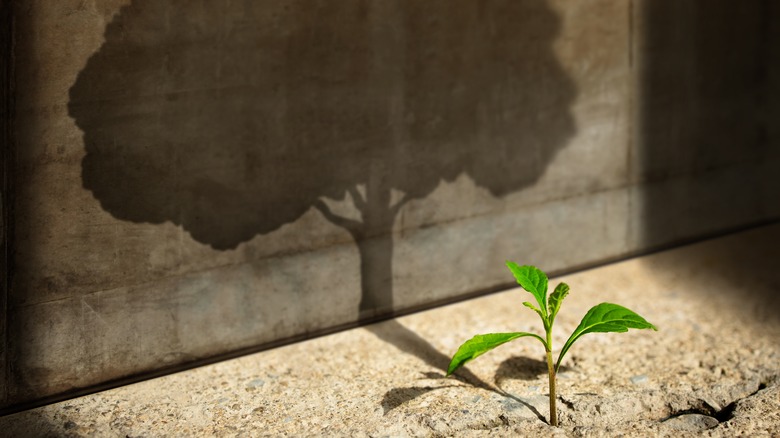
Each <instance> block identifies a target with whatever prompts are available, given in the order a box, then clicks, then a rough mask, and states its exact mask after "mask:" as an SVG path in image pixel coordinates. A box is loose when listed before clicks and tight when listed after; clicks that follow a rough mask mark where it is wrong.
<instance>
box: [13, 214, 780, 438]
mask: <svg viewBox="0 0 780 438" xmlns="http://www.w3.org/2000/svg"><path fill="white" fill-rule="evenodd" d="M518 262H521V263H533V260H518ZM778 262H780V225H773V226H767V227H763V228H758V229H754V230H751V231H747V232H743V233H739V234H735V235H731V236H727V237H724V238H719V239H714V240H709V241H706V242H703V243H699V244H696V245H691V246H686V247H681V248H677V249H674V250H670V251H666V252H662V253H658V254H654V255H650V256H646V257H642V258H637V259H632V260H628V261H625V262H621V263H616V264H612V265H609V266H605V267H601V268H597V269H592V270H589V271H585V272H580V273H576V274H572V275H566V276H563V277H560V278H556V279H554V280H552V281H551V283H552V284H553V285H554V284H556V283H557V282H558V281H565V282H567V283H568V284H569V285H570V286H571V290H572V292H571V294H570V295H569V297H568V298H567V299H566V301H565V302H564V304H563V308H562V310H561V313H560V315H559V316H558V321H557V323H556V327H555V337H554V342H555V345H557V346H558V347H560V346H561V345H562V343H563V342H564V341H565V339H566V337H568V334H569V333H570V332H571V331H572V330H573V329H574V327H576V325H577V324H578V323H579V320H580V318H581V317H582V315H583V314H584V313H585V312H586V311H587V309H588V308H589V307H590V306H592V305H595V304H597V303H599V302H602V301H609V302H615V303H619V304H622V305H624V306H626V307H629V308H631V309H633V310H635V311H636V312H638V313H640V314H641V315H643V316H645V317H646V318H647V319H648V320H649V321H651V322H653V323H654V324H656V325H657V326H658V328H659V331H658V332H652V331H646V330H643V331H631V332H629V333H625V334H592V335H586V336H585V337H583V338H582V340H581V341H579V342H578V343H577V344H576V345H575V346H574V347H573V348H572V350H571V351H570V353H569V355H568V356H567V359H566V360H565V361H564V366H565V369H564V371H563V372H562V373H561V374H560V376H559V379H558V386H559V418H560V421H561V423H562V424H561V427H560V428H558V429H554V428H552V427H550V426H548V425H547V424H546V420H545V419H546V418H547V417H548V414H549V412H548V408H547V397H546V393H547V382H546V375H545V366H544V363H543V362H542V359H543V351H542V350H541V346H540V345H539V344H538V343H537V342H536V341H534V340H532V339H529V338H526V339H520V340H516V341H514V342H512V343H510V344H507V345H504V346H502V347H500V348H498V349H496V350H495V351H492V352H490V353H488V354H485V355H484V356H482V357H479V358H478V359H476V360H475V361H473V362H471V363H470V364H469V365H468V366H467V369H465V370H463V371H462V372H461V373H460V376H459V377H458V378H450V379H445V378H443V370H444V369H445V367H446V366H447V363H448V361H449V357H450V355H451V354H452V353H454V351H455V350H456V349H457V347H458V345H459V344H460V343H461V342H463V341H465V340H466V339H468V338H469V337H471V336H472V335H474V334H477V333H488V332H503V331H537V332H538V331H540V330H541V328H540V326H539V322H538V317H537V316H536V315H535V314H534V313H532V312H531V311H529V310H528V309H525V308H524V307H523V306H522V305H521V302H522V301H525V300H528V299H529V298H530V295H528V294H527V293H526V292H523V291H521V290H519V289H517V290H511V291H507V292H502V293H498V294H494V295H490V296H487V297H483V298H479V299H475V300H471V301H467V302H462V303H458V304H454V305H451V306H447V307H442V308H438V309H435V310H431V311H427V312H423V313H418V314H414V315H411V316H407V317H403V318H399V319H397V320H393V321H388V322H384V323H381V324H376V325H373V326H369V327H364V328H358V329H354V330H349V331H346V332H341V333H338V334H334V335H331V336H326V337H322V338H318V339H314V340H311V341H307V342H302V343H298V344H294V345H289V346H286V347H282V348H277V349H274V350H270V351H265V352H262V353H258V354H253V355H250V356H245V357H242V358H239V359H235V360H230V361H226V362H222V363H218V364H214V365H210V366H205V367H202V368H198V369H194V370H190V371H186V372H182V373H178V374H175V375H169V376H166V377H162V378H158V379H153V380H149V381H145V382H142V383H137V384H134V385H129V386H125V387H121V388H116V389H112V390H109V391H105V392H101V393H98V394H93V395H89V396H86V397H81V398H78V399H74V400H69V401H65V402H61V403H57V404H54V405H50V406H45V407H41V408H38V409H33V410H30V411H25V412H21V413H17V414H14V415H10V416H6V417H3V418H0V431H2V434H5V435H7V436H46V435H51V436H93V435H95V436H121V437H124V436H131V437H135V436H165V435H168V436H194V435H206V436H211V435H215V436H261V435H270V436H284V435H290V436H344V435H349V436H450V435H454V436H472V435H473V436H484V435H509V434H523V435H540V436H550V435H556V436H557V435H565V436H604V435H606V436H615V435H618V434H626V435H635V436H647V435H669V436H680V435H681V434H682V435H685V434H699V433H703V434H705V435H709V436H735V435H749V436H761V435H764V436H777V435H780V379H778V376H780V316H778V310H780V305H779V304H778V303H780V263H778ZM507 275H510V274H509V273H508V272H507ZM510 278H511V277H510ZM680 414H686V415H680Z"/></svg>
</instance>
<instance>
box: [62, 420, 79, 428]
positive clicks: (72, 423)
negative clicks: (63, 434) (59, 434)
mask: <svg viewBox="0 0 780 438" xmlns="http://www.w3.org/2000/svg"><path fill="white" fill-rule="evenodd" d="M76 426H77V425H76V423H74V422H72V421H67V422H66V423H65V429H73V428H74V427H76Z"/></svg>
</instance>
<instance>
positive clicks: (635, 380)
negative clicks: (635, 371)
mask: <svg viewBox="0 0 780 438" xmlns="http://www.w3.org/2000/svg"><path fill="white" fill-rule="evenodd" d="M646 382H647V376H646V375H644V374H640V375H638V376H634V377H632V378H631V383H633V384H634V385H640V384H642V383H646Z"/></svg>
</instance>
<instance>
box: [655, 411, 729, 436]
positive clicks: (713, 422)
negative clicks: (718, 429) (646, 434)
mask: <svg viewBox="0 0 780 438" xmlns="http://www.w3.org/2000/svg"><path fill="white" fill-rule="evenodd" d="M718 423H719V422H718V420H717V419H716V418H713V417H710V416H709V415H702V414H684V415H679V416H677V417H672V418H670V419H668V420H666V421H664V424H666V425H667V426H669V427H671V428H672V429H677V430H683V431H686V432H700V431H702V430H707V429H712V428H713V427H715V426H717V425H718Z"/></svg>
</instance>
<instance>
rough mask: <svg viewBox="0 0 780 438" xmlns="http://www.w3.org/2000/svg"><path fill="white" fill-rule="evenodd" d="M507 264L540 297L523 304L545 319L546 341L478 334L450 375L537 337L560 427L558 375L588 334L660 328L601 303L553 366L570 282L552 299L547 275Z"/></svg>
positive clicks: (462, 349)
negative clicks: (560, 314) (557, 325)
mask: <svg viewBox="0 0 780 438" xmlns="http://www.w3.org/2000/svg"><path fill="white" fill-rule="evenodd" d="M506 265H507V266H508V267H509V270H511V271H512V274H514V276H515V278H516V279H517V282H518V283H519V284H520V286H521V287H522V288H523V289H525V290H527V291H528V292H530V293H531V295H533V296H534V298H536V302H537V304H539V307H536V306H535V305H533V304H532V303H529V302H527V301H526V302H524V303H523V305H524V306H525V307H528V308H529V309H531V310H533V311H534V312H536V313H537V314H538V315H539V317H540V318H542V324H543V325H544V333H545V337H544V338H542V337H541V336H539V335H537V334H534V333H526V332H513V333H488V334H484V335H476V336H474V337H473V338H471V339H469V340H468V341H466V342H465V343H463V345H461V346H460V348H458V351H457V352H456V353H455V356H453V357H452V361H451V362H450V366H449V368H448V369H447V376H450V375H451V374H452V373H453V372H455V370H457V369H458V368H459V367H461V366H462V365H463V364H465V363H466V362H468V361H470V360H472V359H475V358H476V357H478V356H480V355H482V354H484V353H487V352H488V351H490V350H492V349H494V348H496V347H498V346H499V345H501V344H505V343H507V342H509V341H512V340H514V339H517V338H522V337H526V336H530V337H532V338H536V339H538V340H539V342H541V343H542V345H544V351H545V352H546V353H547V373H548V375H549V381H550V424H551V425H553V426H558V416H557V412H556V410H555V375H556V373H557V372H558V368H559V367H560V366H561V361H562V360H563V357H564V356H565V355H566V353H567V352H568V351H569V349H570V348H571V346H572V344H574V342H575V341H577V339H579V338H580V337H582V335H585V334H587V333H607V332H616V333H622V332H627V331H628V329H630V328H634V329H653V330H658V329H657V328H655V326H654V325H653V324H650V323H649V322H647V321H645V319H644V318H642V317H641V316H639V315H637V314H636V313H634V312H632V311H631V310H628V309H626V308H625V307H622V306H618V305H617V304H611V303H601V304H599V305H596V306H594V307H592V308H591V309H590V310H588V313H586V314H585V316H584V317H583V318H582V321H581V322H580V325H579V326H577V328H576V329H574V332H573V333H572V334H571V336H569V339H568V340H567V341H566V343H565V344H563V348H562V349H561V352H560V353H559V354H558V360H557V361H556V362H555V365H553V359H552V351H553V347H552V328H553V323H554V322H555V316H556V315H558V311H559V310H560V309H561V303H562V302H563V299H564V298H566V295H568V294H569V286H568V285H567V284H566V283H559V284H558V286H556V287H555V290H554V291H553V293H552V294H551V295H550V297H549V298H547V275H545V273H544V272H542V271H541V270H539V269H538V268H536V267H534V266H518V265H517V263H513V262H506Z"/></svg>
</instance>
